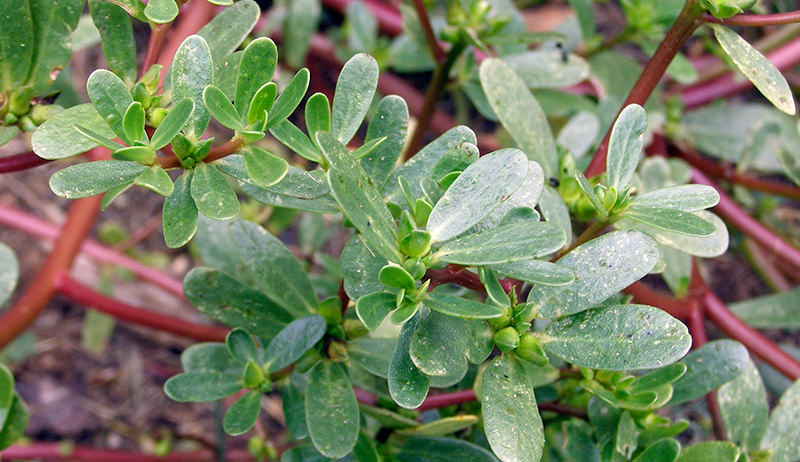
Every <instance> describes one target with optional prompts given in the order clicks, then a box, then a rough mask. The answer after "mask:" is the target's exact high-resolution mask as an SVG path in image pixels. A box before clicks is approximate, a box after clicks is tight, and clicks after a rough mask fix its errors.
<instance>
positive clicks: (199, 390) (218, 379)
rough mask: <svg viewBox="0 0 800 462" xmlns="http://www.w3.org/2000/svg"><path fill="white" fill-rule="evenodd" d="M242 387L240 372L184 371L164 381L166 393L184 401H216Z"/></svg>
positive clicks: (179, 400) (176, 399) (174, 398)
mask: <svg viewBox="0 0 800 462" xmlns="http://www.w3.org/2000/svg"><path fill="white" fill-rule="evenodd" d="M241 389H242V379H241V377H240V376H239V374H231V373H225V372H184V373H183V374H178V375H175V376H173V377H170V378H169V379H168V380H167V381H166V382H165V383H164V393H166V394H167V396H169V397H170V398H171V399H173V400H175V401H178V402H182V403H185V402H204V401H216V400H218V399H222V398H225V397H226V396H230V395H232V394H234V393H236V392H237V391H239V390H241Z"/></svg>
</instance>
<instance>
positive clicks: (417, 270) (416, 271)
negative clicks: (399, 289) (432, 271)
mask: <svg viewBox="0 0 800 462" xmlns="http://www.w3.org/2000/svg"><path fill="white" fill-rule="evenodd" d="M403 268H405V270H406V271H408V273H409V274H410V275H411V277H412V278H414V279H422V277H423V276H425V271H427V270H428V267H426V266H425V265H423V264H422V263H421V262H419V261H418V260H406V261H405V263H403Z"/></svg>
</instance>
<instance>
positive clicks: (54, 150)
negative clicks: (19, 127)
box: [31, 104, 116, 159]
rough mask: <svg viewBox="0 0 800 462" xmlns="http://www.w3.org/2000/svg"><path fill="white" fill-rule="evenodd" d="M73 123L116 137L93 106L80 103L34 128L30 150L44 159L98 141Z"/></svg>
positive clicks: (62, 155)
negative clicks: (90, 137)
mask: <svg viewBox="0 0 800 462" xmlns="http://www.w3.org/2000/svg"><path fill="white" fill-rule="evenodd" d="M76 126H81V127H86V128H89V129H91V130H92V131H94V132H97V133H98V134H100V135H102V136H103V137H105V138H109V139H113V138H115V137H116V134H115V133H114V132H113V131H112V130H111V128H109V127H108V125H107V124H106V123H105V122H104V121H103V118H102V117H100V114H98V113H97V111H96V110H95V108H94V106H92V105H91V104H79V105H77V106H73V107H71V108H68V109H66V110H64V111H62V112H59V113H58V114H56V115H55V116H54V117H53V118H52V119H49V120H47V121H46V122H44V123H43V124H42V125H40V126H39V128H38V129H37V130H36V131H35V132H33V136H32V137H31V147H32V148H33V152H35V153H36V155H37V156H39V157H42V158H44V159H64V158H66V157H71V156H74V155H76V154H80V153H83V152H86V151H88V150H89V149H92V148H94V147H96V146H97V143H95V142H94V141H92V140H90V139H89V138H87V137H85V136H83V135H82V134H80V133H79V132H78V131H77V130H75V127H76Z"/></svg>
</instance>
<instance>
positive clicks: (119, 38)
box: [89, 0, 138, 85]
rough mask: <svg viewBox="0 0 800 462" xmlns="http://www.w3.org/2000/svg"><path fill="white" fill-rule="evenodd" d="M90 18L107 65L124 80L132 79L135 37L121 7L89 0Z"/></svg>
mask: <svg viewBox="0 0 800 462" xmlns="http://www.w3.org/2000/svg"><path fill="white" fill-rule="evenodd" d="M89 11H90V12H91V14H92V21H93V22H94V25H95V26H97V30H98V31H100V38H101V39H102V41H103V55H105V58H106V62H107V63H108V67H109V68H110V69H111V70H112V71H114V73H115V74H117V75H118V76H120V77H121V78H122V79H123V80H125V82H126V83H128V84H131V85H133V83H134V82H136V76H137V72H138V70H137V68H136V41H135V40H134V38H133V24H132V23H131V18H130V16H129V15H128V13H126V12H125V10H124V9H122V8H121V7H119V6H118V5H116V4H114V3H111V2H108V1H106V0H89Z"/></svg>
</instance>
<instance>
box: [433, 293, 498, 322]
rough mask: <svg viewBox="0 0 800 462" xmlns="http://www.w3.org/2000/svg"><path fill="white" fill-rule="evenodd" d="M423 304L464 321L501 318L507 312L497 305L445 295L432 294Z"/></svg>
mask: <svg viewBox="0 0 800 462" xmlns="http://www.w3.org/2000/svg"><path fill="white" fill-rule="evenodd" d="M423 303H424V304H425V306H427V307H428V308H430V309H431V310H433V311H438V312H439V313H442V314H446V315H448V316H455V317H458V318H463V319H492V318H499V317H500V316H502V315H503V313H504V312H505V310H504V309H503V308H502V307H500V306H497V305H493V304H488V303H481V302H475V301H472V300H467V299H465V298H461V297H454V296H452V295H444V294H431V295H430V296H428V298H426V299H425V301H424V302H423Z"/></svg>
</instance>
